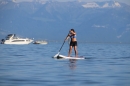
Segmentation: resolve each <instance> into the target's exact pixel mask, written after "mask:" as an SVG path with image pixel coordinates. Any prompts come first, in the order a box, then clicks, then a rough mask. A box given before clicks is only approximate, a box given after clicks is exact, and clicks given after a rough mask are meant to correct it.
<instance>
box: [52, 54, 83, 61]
mask: <svg viewBox="0 0 130 86" xmlns="http://www.w3.org/2000/svg"><path fill="white" fill-rule="evenodd" d="M53 58H55V59H77V60H78V59H86V58H85V57H67V56H64V55H59V54H56V55H55V56H54V57H53Z"/></svg>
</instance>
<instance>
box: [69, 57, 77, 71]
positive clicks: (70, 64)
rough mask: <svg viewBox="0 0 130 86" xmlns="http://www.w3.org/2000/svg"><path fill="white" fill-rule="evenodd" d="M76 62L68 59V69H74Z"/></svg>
mask: <svg viewBox="0 0 130 86" xmlns="http://www.w3.org/2000/svg"><path fill="white" fill-rule="evenodd" d="M76 61H77V60H76V59H70V60H69V62H70V63H69V67H70V69H71V70H74V69H76Z"/></svg>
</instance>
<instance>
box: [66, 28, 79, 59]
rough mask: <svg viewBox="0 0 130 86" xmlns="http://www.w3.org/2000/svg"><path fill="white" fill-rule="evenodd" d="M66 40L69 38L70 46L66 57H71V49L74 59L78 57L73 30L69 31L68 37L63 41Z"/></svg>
mask: <svg viewBox="0 0 130 86" xmlns="http://www.w3.org/2000/svg"><path fill="white" fill-rule="evenodd" d="M68 38H71V41H70V45H69V52H68V57H70V55H71V53H72V48H74V51H75V57H78V51H77V39H76V32H75V30H74V29H71V30H70V31H69V34H68V36H67V37H66V39H65V40H67V39H68Z"/></svg>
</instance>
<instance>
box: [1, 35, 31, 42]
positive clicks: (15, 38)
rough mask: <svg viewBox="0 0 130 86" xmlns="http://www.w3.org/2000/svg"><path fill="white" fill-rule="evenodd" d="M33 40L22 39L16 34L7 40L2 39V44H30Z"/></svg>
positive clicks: (8, 36) (9, 36)
mask: <svg viewBox="0 0 130 86" xmlns="http://www.w3.org/2000/svg"><path fill="white" fill-rule="evenodd" d="M32 41H33V40H32V39H29V38H20V37H17V36H16V35H15V34H9V35H7V37H6V39H5V40H4V39H2V40H1V43H2V44H29V43H31V42H32Z"/></svg>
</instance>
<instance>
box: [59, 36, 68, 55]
mask: <svg viewBox="0 0 130 86" xmlns="http://www.w3.org/2000/svg"><path fill="white" fill-rule="evenodd" d="M67 37H68V35H67V36H66V38H67ZM64 43H65V40H64V42H63V44H62V46H61V48H60V50H59V52H58V53H60V51H61V49H62V47H63V45H64Z"/></svg>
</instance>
